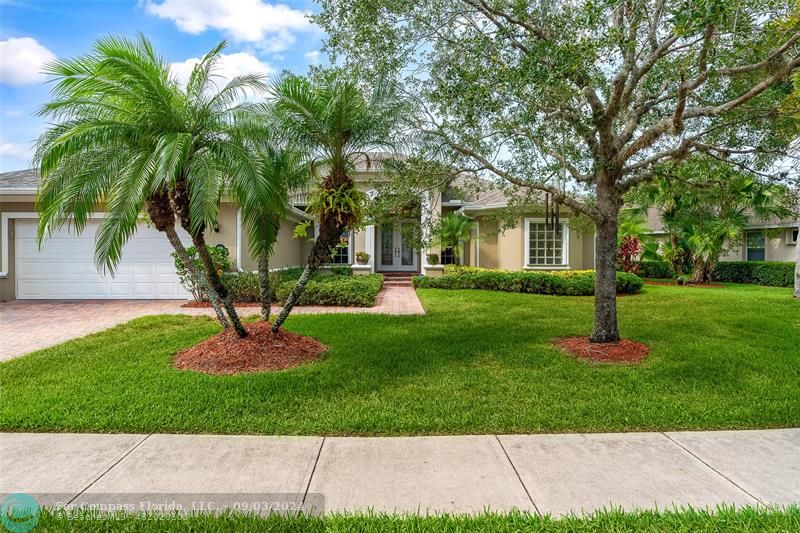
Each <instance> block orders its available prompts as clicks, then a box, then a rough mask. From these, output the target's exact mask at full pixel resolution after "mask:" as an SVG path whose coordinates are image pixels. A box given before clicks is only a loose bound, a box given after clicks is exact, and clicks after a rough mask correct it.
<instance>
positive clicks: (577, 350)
mask: <svg viewBox="0 0 800 533" xmlns="http://www.w3.org/2000/svg"><path fill="white" fill-rule="evenodd" d="M553 344H555V345H556V346H558V347H559V348H561V349H562V350H564V351H566V352H567V353H569V354H570V355H572V356H573V357H577V358H578V359H585V360H587V361H593V362H596V363H638V362H640V361H642V360H643V359H644V358H645V357H647V354H649V353H650V348H648V347H647V345H645V344H642V343H640V342H634V341H629V340H627V339H623V340H621V341H619V342H605V343H592V342H589V337H567V338H563V339H556V340H554V341H553Z"/></svg>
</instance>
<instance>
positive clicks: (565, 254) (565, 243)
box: [522, 218, 570, 270]
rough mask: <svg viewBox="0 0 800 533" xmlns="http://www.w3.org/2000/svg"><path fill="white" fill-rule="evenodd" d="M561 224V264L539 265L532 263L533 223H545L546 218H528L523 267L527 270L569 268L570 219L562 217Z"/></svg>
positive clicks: (526, 220) (526, 221)
mask: <svg viewBox="0 0 800 533" xmlns="http://www.w3.org/2000/svg"><path fill="white" fill-rule="evenodd" d="M559 222H560V224H561V261H562V263H561V264H558V265H555V264H553V265H539V264H536V265H534V264H531V263H530V258H531V224H544V223H545V219H544V218H526V219H525V232H524V234H525V235H524V239H525V243H524V253H525V256H524V257H523V258H522V268H523V269H525V270H569V269H570V265H569V219H568V218H562V219H561V220H560V221H559Z"/></svg>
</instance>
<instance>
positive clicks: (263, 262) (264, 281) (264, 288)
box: [258, 254, 272, 322]
mask: <svg viewBox="0 0 800 533" xmlns="http://www.w3.org/2000/svg"><path fill="white" fill-rule="evenodd" d="M258 286H259V288H260V289H261V319H262V320H263V321H264V322H269V314H270V312H271V311H272V309H271V307H272V298H271V297H270V290H269V289H270V287H269V256H268V255H267V254H261V255H260V256H259V257H258Z"/></svg>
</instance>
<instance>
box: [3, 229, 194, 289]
mask: <svg viewBox="0 0 800 533" xmlns="http://www.w3.org/2000/svg"><path fill="white" fill-rule="evenodd" d="M37 222H38V221H36V220H26V219H18V220H17V221H16V224H15V228H16V230H15V235H16V237H15V245H14V250H15V257H16V260H15V266H16V279H17V298H18V299H20V300H25V299H113V298H120V299H123V298H135V299H174V298H186V297H187V296H188V294H187V293H186V291H185V290H184V289H183V287H181V285H180V282H179V281H178V276H177V275H176V274H175V266H174V264H173V260H172V256H171V255H170V252H171V251H172V247H171V246H170V244H169V241H167V238H166V237H165V236H164V235H163V234H162V233H159V232H158V231H156V230H154V229H151V228H147V227H146V226H144V225H140V227H139V228H138V230H137V231H136V233H135V234H134V236H133V237H132V238H131V240H130V241H128V243H127V244H126V245H125V247H124V248H123V249H122V261H121V262H120V264H119V266H118V267H117V269H116V271H115V272H114V276H113V277H112V276H111V275H110V274H103V273H101V272H98V270H97V267H96V266H95V263H94V237H95V233H96V232H97V228H98V226H99V222H100V221H99V220H90V221H89V223H88V224H87V225H86V228H85V229H84V231H83V233H82V234H81V235H79V236H76V235H75V234H74V232H72V231H70V229H68V228H67V226H64V228H62V229H61V230H60V231H58V232H55V233H53V235H52V236H51V237H50V238H49V239H47V240H46V241H45V242H44V245H43V246H42V249H41V250H40V249H39V248H38V246H37V243H36V225H37Z"/></svg>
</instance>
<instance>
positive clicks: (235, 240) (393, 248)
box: [0, 158, 594, 300]
mask: <svg viewBox="0 0 800 533" xmlns="http://www.w3.org/2000/svg"><path fill="white" fill-rule="evenodd" d="M379 160H380V158H374V159H373V160H372V162H371V164H370V165H367V164H366V163H365V162H364V161H362V162H359V164H358V165H357V169H356V173H355V176H354V178H355V181H356V183H357V185H358V187H359V188H360V189H361V190H363V191H364V192H366V193H368V194H373V195H374V194H375V192H376V190H375V186H376V185H375V184H376V183H377V182H380V181H382V180H383V179H385V177H384V174H383V173H382V172H381V169H380V161H379ZM38 183H39V175H38V173H37V171H36V170H23V171H17V172H7V173H3V174H0V300H9V299H15V298H16V299H112V298H120V299H125V298H132V299H173V298H185V297H187V293H186V292H185V291H184V290H183V288H182V287H181V286H180V283H179V282H178V278H177V276H176V274H175V269H174V265H173V260H172V257H171V256H170V252H171V247H170V246H169V243H168V242H167V239H166V237H164V236H163V235H161V234H160V233H159V232H157V231H156V230H154V229H151V228H148V227H147V226H146V225H145V224H144V223H142V224H141V225H140V227H139V229H138V231H137V232H136V234H135V235H134V236H133V237H132V238H131V240H130V241H129V243H128V244H127V245H126V246H125V248H124V249H123V253H122V261H121V263H120V265H119V268H118V269H117V271H116V273H115V276H113V277H112V276H109V275H104V274H102V273H99V272H98V270H97V267H96V266H95V262H94V235H95V232H96V229H97V227H98V223H99V219H100V218H102V216H103V213H102V212H98V213H97V214H96V217H95V219H94V220H91V221H90V222H89V224H88V226H87V228H86V229H85V231H84V232H83V233H82V234H81V235H80V236H75V235H74V234H73V232H71V231H70V229H69V227H68V225H65V226H64V228H63V229H62V230H61V231H58V232H55V233H54V234H53V235H52V236H51V237H50V238H48V239H47V240H46V241H45V242H44V245H43V246H42V248H41V249H39V247H38V245H37V240H36V230H37V222H38V215H37V213H36V209H35V196H36V188H37V186H38ZM485 189H486V190H484V191H482V192H480V193H477V194H472V195H469V194H467V195H466V196H464V195H463V194H460V193H457V192H456V191H455V190H454V189H451V188H447V189H446V190H444V191H443V192H438V193H425V194H424V195H422V196H421V199H420V205H421V209H420V213H428V214H429V215H428V216H432V218H433V219H434V220H435V219H436V218H438V217H440V216H442V215H446V214H447V213H450V212H453V211H458V212H461V213H463V214H465V215H466V216H468V217H470V218H473V219H474V220H475V221H476V224H475V233H476V238H473V239H471V240H470V241H469V242H467V243H465V245H464V253H463V257H462V258H461V262H462V263H464V264H468V265H473V266H481V267H487V268H501V269H507V270H522V269H543V270H553V269H590V268H593V264H594V235H593V233H592V232H591V231H588V232H587V231H583V232H581V231H577V230H576V229H574V228H571V227H570V223H569V211H568V210H563V211H562V214H561V219H560V222H561V228H560V231H555V230H554V229H553V228H551V227H547V226H546V225H545V224H544V209H543V206H540V207H531V209H530V210H528V211H525V210H523V211H520V212H521V213H522V214H520V216H519V217H518V224H517V225H516V226H515V227H512V228H509V229H506V230H505V231H503V232H499V231H498V224H497V222H496V220H495V219H494V217H493V216H492V215H494V214H496V213H497V212H498V211H499V210H501V209H503V208H504V207H506V206H507V205H508V199H507V198H506V197H505V195H504V194H503V192H502V191H501V190H499V189H498V188H497V187H493V186H492V182H488V181H487V182H486V187H485ZM292 203H293V206H292V210H291V216H290V217H289V219H288V220H286V221H285V223H284V224H283V225H282V226H281V231H280V235H279V237H278V242H277V245H276V247H275V253H274V256H273V257H272V259H271V260H270V266H271V267H272V268H282V267H287V266H295V265H302V264H304V263H305V260H306V257H307V254H308V251H309V249H310V240H306V239H296V238H293V237H292V230H293V228H294V227H295V225H296V224H297V223H298V222H299V221H301V220H303V219H304V218H307V215H306V213H305V212H304V211H303V209H304V207H305V205H304V204H305V199H304V196H302V195H298V196H297V197H295V198H293V200H292ZM418 216H425V215H418ZM406 224H410V225H419V224H420V220H419V218H417V219H415V218H401V219H397V220H394V221H392V222H389V223H384V224H380V225H377V226H375V225H370V226H366V227H365V228H363V229H360V230H359V231H355V232H353V233H352V234H351V235H343V244H345V245H344V246H341V247H339V248H337V249H336V251H335V253H334V254H333V256H332V258H331V263H332V264H340V265H352V266H353V269H354V272H355V273H370V272H409V273H416V272H419V273H422V274H426V275H440V274H441V273H442V268H443V267H442V265H441V264H439V265H429V264H427V260H426V257H427V254H429V253H436V254H438V255H439V256H440V257H441V258H442V259H443V260H444V261H441V262H447V261H448V259H449V257H451V255H452V251H450V250H441V248H440V247H439V246H431V248H430V249H427V250H417V249H415V248H414V247H413V245H412V244H411V242H410V241H409V240H408V238H407V235H408V234H409V233H410V232H407V231H403V229H404V225H406ZM478 236H479V237H478ZM206 239H207V241H208V243H209V244H212V245H218V244H220V245H224V246H225V247H227V248H228V250H229V252H230V257H231V259H232V260H233V261H234V262H235V264H236V266H237V268H238V269H239V270H244V271H252V270H255V269H256V261H255V259H254V258H253V257H252V256H251V255H250V253H249V250H248V247H247V238H246V235H244V234H243V231H242V227H241V218H240V216H239V214H238V213H237V209H236V207H235V206H234V205H233V204H231V203H228V202H224V201H223V205H222V209H221V212H220V217H219V220H218V223H217V224H216V225H215V226H214V227H213V228H209V229H207V231H206ZM185 240H186V242H187V244H188V243H189V241H188V236H185ZM362 251H363V252H367V253H368V254H369V255H370V259H369V262H368V264H366V265H358V264H357V263H356V260H355V256H356V253H357V252H362Z"/></svg>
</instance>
